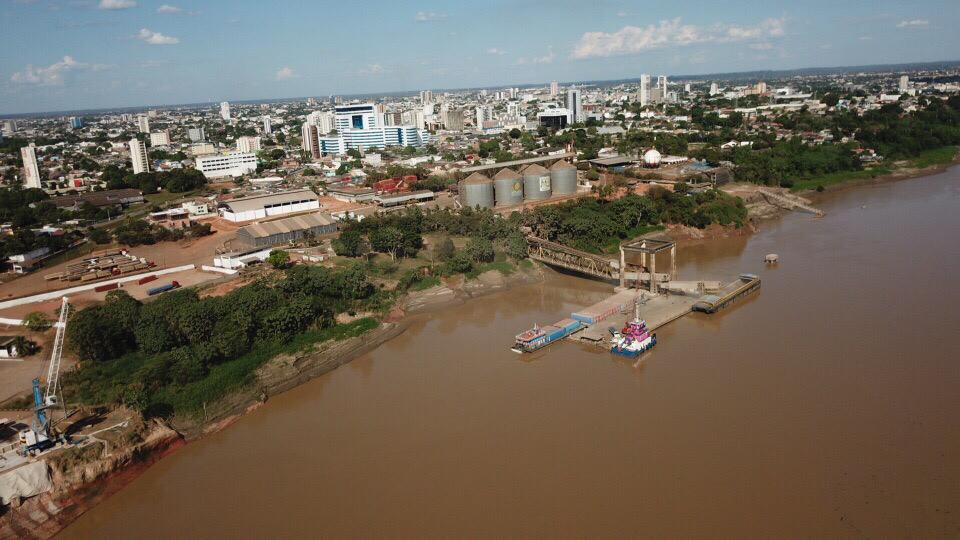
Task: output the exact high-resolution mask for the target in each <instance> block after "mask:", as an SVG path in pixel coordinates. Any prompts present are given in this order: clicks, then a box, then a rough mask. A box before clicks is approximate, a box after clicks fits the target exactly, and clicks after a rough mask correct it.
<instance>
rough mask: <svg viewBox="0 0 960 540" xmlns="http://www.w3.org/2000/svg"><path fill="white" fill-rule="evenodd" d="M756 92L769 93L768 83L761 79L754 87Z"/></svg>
mask: <svg viewBox="0 0 960 540" xmlns="http://www.w3.org/2000/svg"><path fill="white" fill-rule="evenodd" d="M754 92H756V93H757V94H766V93H767V83H765V82H763V81H760V82H758V83H757V86H756V87H754Z"/></svg>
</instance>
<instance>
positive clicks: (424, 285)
mask: <svg viewBox="0 0 960 540" xmlns="http://www.w3.org/2000/svg"><path fill="white" fill-rule="evenodd" d="M437 285H440V278H438V277H436V276H426V277H423V278H421V279H420V280H419V281H417V282H416V283H414V284H413V285H411V286H410V290H411V291H425V290H427V289H430V288H432V287H436V286H437Z"/></svg>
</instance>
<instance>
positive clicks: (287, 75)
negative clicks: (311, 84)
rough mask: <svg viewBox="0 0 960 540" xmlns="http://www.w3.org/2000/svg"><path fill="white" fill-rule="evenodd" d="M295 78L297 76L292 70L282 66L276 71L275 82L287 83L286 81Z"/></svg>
mask: <svg viewBox="0 0 960 540" xmlns="http://www.w3.org/2000/svg"><path fill="white" fill-rule="evenodd" d="M296 76H297V74H296V73H294V71H293V69H292V68H290V67H289V66H283V67H282V68H280V70H279V71H277V80H278V81H287V80H290V79H292V78H294V77H296Z"/></svg>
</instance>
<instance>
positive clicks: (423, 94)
mask: <svg viewBox="0 0 960 540" xmlns="http://www.w3.org/2000/svg"><path fill="white" fill-rule="evenodd" d="M420 103H421V104H422V105H426V104H427V103H433V92H432V91H430V90H421V91H420Z"/></svg>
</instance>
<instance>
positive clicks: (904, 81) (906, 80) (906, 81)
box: [897, 75, 910, 94]
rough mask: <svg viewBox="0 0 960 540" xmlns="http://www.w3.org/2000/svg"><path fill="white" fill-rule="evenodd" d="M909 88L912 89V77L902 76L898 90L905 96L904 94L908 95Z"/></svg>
mask: <svg viewBox="0 0 960 540" xmlns="http://www.w3.org/2000/svg"><path fill="white" fill-rule="evenodd" d="M909 88H910V77H907V76H906V75H901V76H900V83H899V84H898V85H897V90H899V91H900V93H901V94H903V93H906V91H907V89H909Z"/></svg>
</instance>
